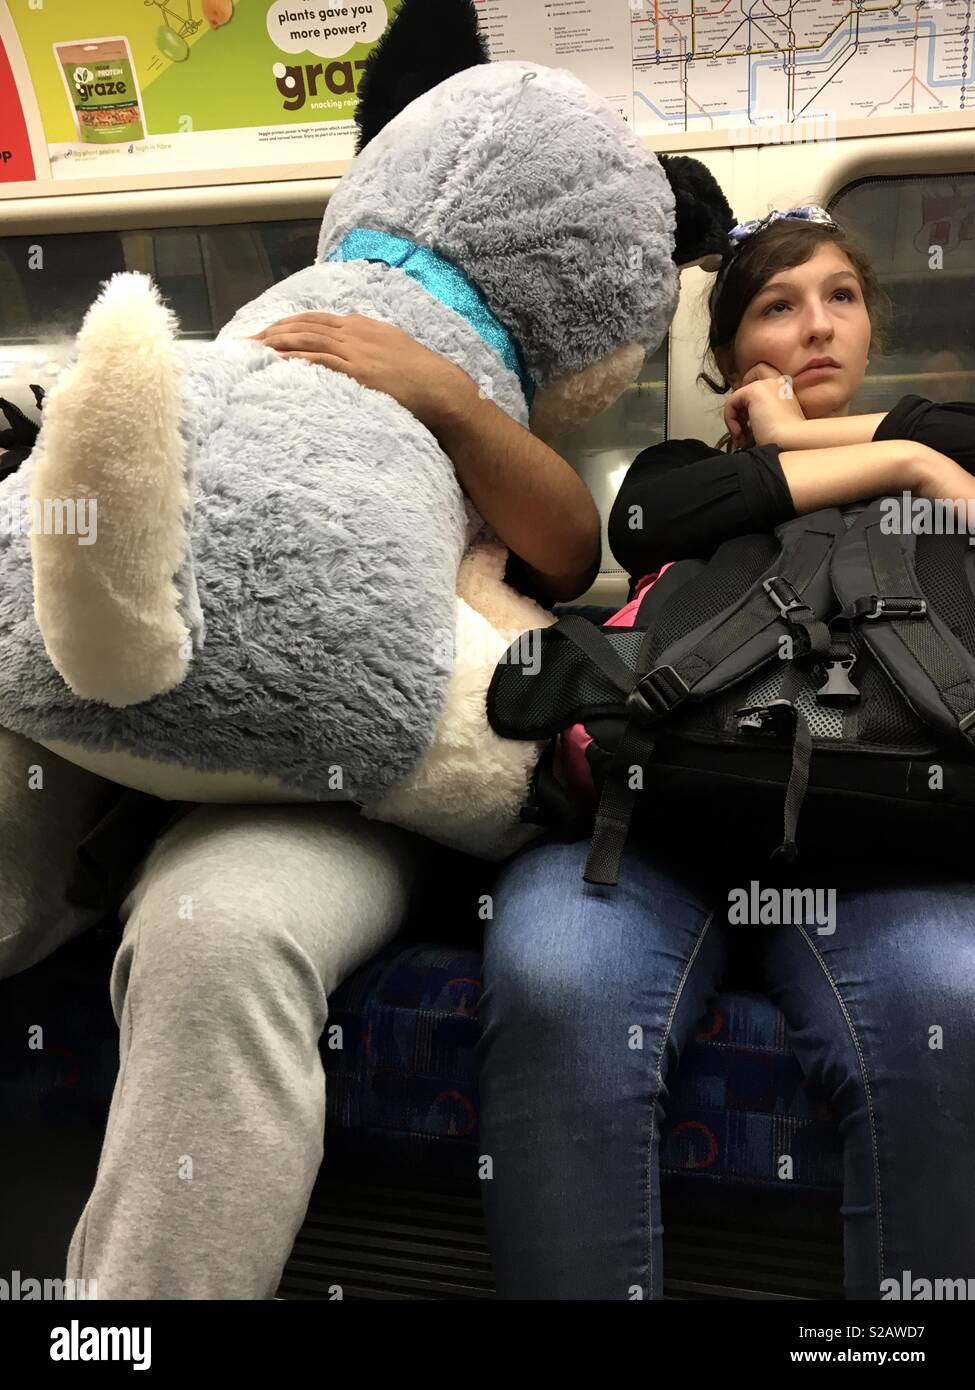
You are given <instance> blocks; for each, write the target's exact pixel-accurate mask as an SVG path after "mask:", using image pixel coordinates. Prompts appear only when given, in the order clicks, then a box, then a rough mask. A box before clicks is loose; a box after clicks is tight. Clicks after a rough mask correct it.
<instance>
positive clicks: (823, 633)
mask: <svg viewBox="0 0 975 1390" xmlns="http://www.w3.org/2000/svg"><path fill="white" fill-rule="evenodd" d="M779 529H780V531H781V530H783V529H785V530H786V531H787V532H788V533H789V534H788V543H787V544H786V546H785V548H784V550H783V553H782V555H781V557H780V559H779V562H778V565H777V570H778V573H776V574H773V575H770V576H768V577H766V578H764V579H762V580H760V581H759V582H758V583H757V584H756V585H754V586H753V587H752V589H751V590H750V591H749V592H748V593H747V594H746V595H745V596H744V599H743V601H742V602H741V603H740V604H739V605H738V606H737V607H736V608H734V609H733V610H732V611H731V612H730V613H726V614H725V615H724V616H723V618H722V619H721V620H720V621H719V622H718V623H717V625H716V626H714V627H712V628H711V630H710V631H708V632H707V634H706V636H704V637H703V639H702V640H699V641H697V642H696V643H695V644H694V645H693V646H692V647H691V648H690V650H684V648H686V646H687V641H686V639H682V640H681V641H679V642H676V643H673V644H672V645H671V647H669V648H667V650H666V651H665V652H663V653H662V654H661V656H660V659H659V661H658V663H657V665H656V666H655V667H654V669H653V670H652V671H647V670H646V666H647V665H648V664H649V663H648V653H649V649H650V639H651V636H652V630H650V629H648V630H647V633H646V637H645V639H644V642H643V644H642V646H641V650H640V654H639V658H638V664H637V670H636V673H635V676H636V678H635V680H633V678H632V676H631V680H633V683H632V688H631V689H630V691H629V693H628V694H627V696H626V708H627V712H628V715H629V718H628V720H627V723H626V727H625V728H624V730H623V734H622V736H621V738H620V741H619V744H618V746H617V748H616V751H615V753H614V754H613V758H612V760H611V762H610V765H609V767H608V769H607V772H606V778H605V781H604V783H603V790H602V795H601V796H600V800H599V809H598V810H597V813H596V825H595V830H594V832H593V837H592V844H591V846H590V850H589V856H588V858H587V860H586V867H585V871H584V873H583V878H584V879H585V881H586V882H587V883H599V884H605V885H607V886H612V885H614V884H615V883H616V882H617V879H618V877H619V866H620V860H621V858H622V854H623V848H624V845H625V844H626V839H627V836H628V834H629V828H630V822H631V820H632V815H633V807H634V804H635V801H636V793H637V791H638V790H639V788H637V787H634V786H633V776H632V772H633V769H634V768H635V767H641V768H645V767H646V766H647V764H648V762H649V761H650V758H651V756H652V754H653V749H654V744H655V742H656V737H657V731H656V728H655V726H656V724H657V723H658V722H659V721H660V720H661V719H664V718H665V717H666V716H668V715H670V714H672V713H673V711H674V710H675V709H677V708H678V707H679V706H680V705H682V704H683V703H684V701H685V700H687V699H689V698H695V697H696V698H705V697H706V696H707V695H711V694H713V693H715V691H717V690H720V689H723V688H724V687H725V686H726V685H730V684H732V683H734V682H735V681H737V680H739V679H741V676H742V675H743V674H745V672H744V671H741V670H740V669H738V667H739V666H740V662H735V663H729V658H732V657H736V656H738V655H739V654H741V653H742V652H743V651H747V650H748V648H749V645H750V644H752V643H753V641H754V639H756V638H757V637H759V636H760V635H762V634H767V632H768V630H769V629H770V628H771V629H773V630H774V627H775V624H777V623H779V622H781V621H784V622H785V623H786V624H787V626H788V628H789V629H791V631H792V632H793V633H794V634H795V635H797V636H798V637H799V639H800V652H799V653H797V655H798V654H801V655H806V654H809V653H816V654H819V655H823V654H826V653H828V652H829V647H830V634H829V628H828V627H827V625H826V623H825V622H823V620H822V617H821V616H820V614H819V613H818V612H817V611H816V609H815V608H813V607H810V605H809V603H807V602H806V599H805V597H804V591H805V590H806V589H807V588H809V586H811V585H812V584H813V581H814V580H815V579H817V577H819V578H822V577H823V574H824V570H827V568H828V560H829V556H830V553H831V551H832V548H833V545H834V542H835V540H836V538H837V536H838V535H840V534H841V533H842V532H844V531H845V524H844V522H843V518H842V515H841V514H840V513H839V512H838V511H837V510H835V509H832V508H831V509H829V511H828V512H826V513H823V514H818V513H817V514H815V515H814V516H811V517H807V518H800V520H799V522H798V523H795V522H793V523H789V524H788V525H787V527H786V528H779ZM827 578H828V575H827ZM825 590H826V591H828V594H829V596H830V598H832V588H831V587H830V586H829V585H828V583H827V584H826V585H825ZM579 635H580V634H578V633H576V632H575V631H573V632H569V633H567V634H566V636H568V637H569V640H570V641H572V640H576V638H577V637H578V636H579ZM594 636H595V638H596V640H597V641H598V640H599V639H600V638H601V634H600V633H598V632H594ZM582 641H584V642H585V643H586V646H587V647H591V646H592V638H591V637H590V636H589V635H586V636H585V637H583V638H582ZM772 652H773V653H774V647H773V648H772ZM769 654H770V652H769V650H768V644H767V642H766V643H765V651H764V656H763V660H767V659H768V656H769ZM614 655H615V653H614ZM668 657H669V658H670V659H669V660H668ZM728 664H731V665H732V666H733V667H734V669H733V671H730V672H729V671H728V670H727V669H725V670H724V671H722V669H721V668H723V667H724V668H726V667H727V665H728ZM603 669H606V668H605V667H604V668H603ZM746 670H747V667H746ZM616 674H617V676H619V675H620V674H621V673H619V672H618V671H617V673H616ZM710 677H714V678H715V679H713V680H712V679H709V678H710ZM799 732H800V731H799V730H798V729H797V733H799ZM799 756H800V759H801V757H802V752H801V748H800V753H799ZM806 761H807V767H808V759H807V760H806ZM801 801H802V795H801V790H799V791H798V804H797V805H796V807H795V816H798V806H799V805H801ZM790 804H791V803H790ZM794 829H795V827H794V817H793V824H792V835H791V836H790V835H789V833H788V830H789V827H788V823H787V827H786V830H787V834H786V839H787V840H788V839H790V838H791V839H793V840H794Z"/></svg>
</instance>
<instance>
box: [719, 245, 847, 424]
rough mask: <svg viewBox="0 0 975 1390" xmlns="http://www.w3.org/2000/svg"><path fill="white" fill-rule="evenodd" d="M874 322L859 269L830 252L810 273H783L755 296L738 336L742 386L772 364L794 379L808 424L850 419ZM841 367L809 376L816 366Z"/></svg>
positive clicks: (735, 379) (734, 379)
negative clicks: (827, 361) (821, 361)
mask: <svg viewBox="0 0 975 1390" xmlns="http://www.w3.org/2000/svg"><path fill="white" fill-rule="evenodd" d="M869 345H870V319H869V316H868V314H867V309H866V305H865V304H864V300H863V291H862V289H861V288H860V281H859V278H858V277H857V274H856V271H855V270H854V269H853V266H852V265H851V264H850V262H849V261H848V260H847V258H846V257H845V256H844V255H843V252H842V251H840V250H839V249H838V248H837V247H836V246H833V245H829V244H824V245H822V246H820V247H819V249H818V250H817V251H816V252H815V254H814V255H812V256H810V258H809V260H808V261H806V262H805V264H804V265H797V266H792V267H791V268H790V269H788V270H781V271H777V272H776V273H775V275H773V276H772V278H771V279H770V280H769V281H768V282H767V283H766V284H765V285H764V286H763V287H762V289H761V290H759V292H758V294H756V295H755V296H754V298H753V299H752V301H751V303H750V304H749V306H748V308H747V309H746V310H745V314H744V316H743V318H742V321H741V323H740V325H739V327H738V332H737V334H736V335H735V342H734V354H735V371H734V372H733V373H732V375H731V376H730V377H729V380H730V382H731V385H732V386H737V385H738V384H739V382H740V381H741V379H742V378H743V377H744V376H745V374H746V373H747V372H748V371H749V369H750V368H752V367H754V366H755V365H756V363H758V362H767V363H768V364H769V366H771V367H774V368H775V370H776V371H778V372H781V373H783V375H787V376H790V377H791V378H792V382H793V390H794V391H795V394H796V398H797V399H798V401H799V404H800V406H801V407H802V411H803V414H804V415H805V416H806V418H807V419H817V418H820V417H822V416H826V415H842V414H845V413H846V411H847V409H848V407H849V404H850V401H851V400H852V399H853V397H854V396H855V395H856V393H857V391H858V390H859V388H860V384H861V382H862V381H863V374H864V371H865V369H866V365H867V352H868V349H869ZM819 357H828V358H831V359H832V360H833V361H834V362H835V363H836V364H837V365H836V366H835V367H830V368H827V369H825V370H809V371H804V370H803V369H804V368H805V367H806V365H807V363H809V362H811V361H812V360H813V359H815V358H819Z"/></svg>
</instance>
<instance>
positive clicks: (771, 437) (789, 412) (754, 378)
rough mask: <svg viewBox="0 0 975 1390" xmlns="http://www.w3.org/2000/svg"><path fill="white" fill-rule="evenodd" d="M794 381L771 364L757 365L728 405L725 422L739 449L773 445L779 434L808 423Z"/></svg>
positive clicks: (748, 373) (729, 398)
mask: <svg viewBox="0 0 975 1390" xmlns="http://www.w3.org/2000/svg"><path fill="white" fill-rule="evenodd" d="M805 418H806V417H805V415H804V413H803V409H802V406H801V405H800V404H799V401H798V398H797V397H796V394H795V387H794V385H793V382H792V378H791V377H789V376H786V375H785V373H784V372H780V371H779V370H778V369H777V368H776V367H773V366H772V365H771V363H769V362H756V363H755V365H754V367H750V368H749V369H748V371H747V372H746V373H745V375H744V376H743V377H742V379H741V383H740V385H739V386H738V387H737V388H736V389H735V390H734V391H732V393H731V395H730V396H729V397H728V399H727V400H726V401H725V405H724V421H725V425H726V426H727V428H728V431H729V433H730V435H731V439H732V443H733V444H734V446H735V448H736V449H750V448H752V447H753V445H755V444H773V443H775V442H776V434H777V432H778V433H781V432H782V430H783V429H785V428H787V427H788V426H790V425H791V426H793V427H794V426H795V424H796V423H797V422H799V421H805Z"/></svg>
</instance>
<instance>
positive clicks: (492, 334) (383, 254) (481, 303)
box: [325, 227, 535, 407]
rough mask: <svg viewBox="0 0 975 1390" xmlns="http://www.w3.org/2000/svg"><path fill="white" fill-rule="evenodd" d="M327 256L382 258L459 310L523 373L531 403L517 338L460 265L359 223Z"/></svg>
mask: <svg viewBox="0 0 975 1390" xmlns="http://www.w3.org/2000/svg"><path fill="white" fill-rule="evenodd" d="M325 260H326V261H382V262H383V264H385V265H391V266H395V267H396V268H397V270H402V271H403V273H404V275H408V276H409V277H410V279H411V280H415V281H416V282H417V284H420V285H422V286H423V288H424V289H425V290H427V291H428V293H430V294H432V295H433V296H434V298H435V299H439V300H440V302H441V304H446V305H447V306H448V308H450V309H453V310H455V312H456V313H458V314H460V315H461V317H462V318H465V319H466V320H467V322H468V323H469V324H470V325H471V327H472V328H473V329H474V330H475V331H476V332H477V333H478V334H479V335H480V336H481V337H482V338H483V339H484V341H485V342H486V343H487V344H488V346H489V347H492V348H493V349H494V351H495V352H496V353H497V354H498V356H499V357H500V358H501V360H502V361H503V362H504V364H505V366H506V367H508V368H509V370H511V371H512V372H514V373H515V375H516V376H517V377H518V379H519V381H520V382H521V389H522V392H523V393H524V396H525V401H526V402H527V404H528V405H529V407H530V406H531V403H532V400H533V399H534V396H535V383H534V381H533V380H532V378H531V377H530V375H529V374H528V370H527V368H526V367H525V363H524V360H523V358H522V355H521V353H520V352H519V350H518V345H517V344H516V342H515V340H514V338H513V337H512V336H511V334H510V333H509V332H508V330H507V329H506V328H505V326H504V324H503V323H501V322H500V320H499V319H497V318H496V317H495V315H494V314H493V313H492V311H491V309H490V307H489V306H488V303H487V300H486V299H485V298H484V296H483V294H481V291H480V290H479V289H478V288H477V286H476V285H475V284H474V283H473V281H471V280H469V279H468V278H467V276H466V275H465V274H464V272H463V271H462V270H461V269H460V267H459V266H456V265H454V264H452V262H450V261H448V260H445V259H444V257H443V256H440V255H438V254H437V252H436V251H431V250H430V249H429V247H427V246H418V245H417V244H416V242H415V241H408V240H407V239H406V237H401V236H394V235H393V234H392V232H376V231H372V230H371V229H370V228H368V227H356V228H354V229H353V230H352V231H351V232H349V233H348V235H347V236H344V237H343V238H342V240H341V241H340V242H339V244H338V245H337V246H336V247H334V248H333V249H332V250H331V251H330V252H329V254H328V255H327V256H326V257H325Z"/></svg>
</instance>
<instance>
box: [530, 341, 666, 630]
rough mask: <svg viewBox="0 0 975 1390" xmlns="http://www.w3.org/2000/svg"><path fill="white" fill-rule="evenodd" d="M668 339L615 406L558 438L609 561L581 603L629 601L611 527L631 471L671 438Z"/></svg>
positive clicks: (624, 575) (557, 443)
mask: <svg viewBox="0 0 975 1390" xmlns="http://www.w3.org/2000/svg"><path fill="white" fill-rule="evenodd" d="M668 343H669V340H668V338H664V340H663V342H662V343H661V344H660V346H659V348H658V349H657V351H656V352H655V353H654V354H653V356H652V357H648V358H647V360H646V362H645V363H644V365H643V371H642V372H641V373H640V376H639V379H638V380H637V381H636V382H634V383H633V385H632V386H628V387H627V389H626V390H625V391H624V392H623V394H622V396H620V398H619V400H618V401H616V403H615V404H614V405H612V406H610V408H609V410H605V411H603V413H602V414H601V415H597V416H596V418H595V420H590V421H589V423H588V424H587V425H583V426H581V427H580V428H578V429H575V430H571V431H569V432H568V433H567V434H565V435H562V436H561V437H560V438H559V439H557V440H556V441H555V448H556V449H557V450H558V451H559V453H560V454H561V455H562V457H563V458H564V459H566V460H567V461H568V462H569V463H570V464H571V465H572V467H573V468H574V469H575V470H576V472H577V473H578V474H579V476H580V478H582V480H583V482H584V483H585V484H586V486H587V487H588V488H589V491H590V492H591V493H592V495H593V499H594V500H595V503H596V506H597V507H598V508H599V514H600V516H601V517H602V521H603V561H602V569H601V572H600V579H599V580H597V582H596V584H595V585H594V586H593V589H592V590H590V592H589V594H588V595H583V596H581V597H580V598H579V599H578V600H576V602H585V601H586V598H587V597H588V598H589V599H590V600H591V601H593V602H600V603H602V602H605V603H613V602H614V601H615V600H616V599H620V601H625V597H626V589H627V576H626V571H625V570H624V569H623V568H622V567H621V566H620V565H618V564H617V562H616V560H615V558H614V557H613V552H612V551H611V550H610V548H609V540H608V538H607V534H606V527H607V523H608V521H609V514H610V511H611V510H612V506H613V503H614V501H615V500H616V494H617V492H619V489H620V484H621V483H622V481H623V478H624V477H625V476H626V470H627V469H628V468H629V466H630V464H631V463H632V462H633V460H634V459H635V458H636V456H637V454H639V453H640V452H641V451H642V450H643V449H646V448H649V446H650V445H651V444H659V443H660V442H661V441H662V440H663V439H666V437H667V349H668Z"/></svg>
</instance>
